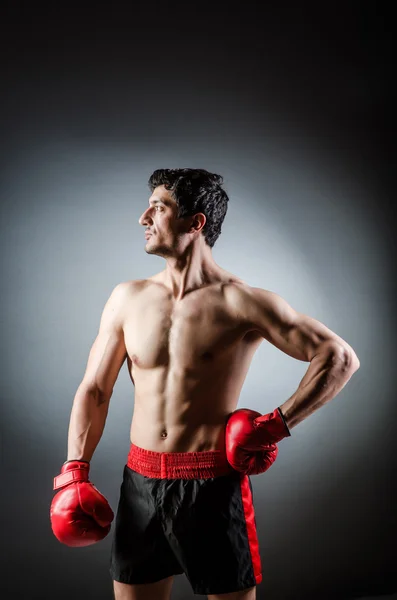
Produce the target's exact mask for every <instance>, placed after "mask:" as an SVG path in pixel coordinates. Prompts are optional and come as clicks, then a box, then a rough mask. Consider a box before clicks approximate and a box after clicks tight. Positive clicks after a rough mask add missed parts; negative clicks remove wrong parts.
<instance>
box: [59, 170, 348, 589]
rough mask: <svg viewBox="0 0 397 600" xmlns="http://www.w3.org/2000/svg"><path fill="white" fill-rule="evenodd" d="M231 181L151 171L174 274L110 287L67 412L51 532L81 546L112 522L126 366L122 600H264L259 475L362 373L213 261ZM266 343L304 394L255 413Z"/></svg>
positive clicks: (153, 212)
mask: <svg viewBox="0 0 397 600" xmlns="http://www.w3.org/2000/svg"><path fill="white" fill-rule="evenodd" d="M221 184H222V178H221V177H220V176H218V175H214V174H212V173H208V172H207V171H205V170H203V169H175V170H166V169H164V170H157V171H155V172H154V173H153V174H152V176H151V178H150V180H149V188H150V190H151V196H150V198H149V205H148V207H147V208H146V210H145V212H144V213H143V214H142V216H141V217H140V219H139V223H140V224H141V225H142V226H143V227H145V236H146V248H145V249H146V252H147V253H148V254H156V255H157V256H162V257H163V258H165V259H166V265H165V269H164V270H163V271H161V272H160V273H158V274H156V275H154V276H153V277H148V278H147V279H143V280H137V281H128V282H123V283H120V284H119V285H117V286H116V287H115V288H114V290H113V291H112V293H111V295H110V298H109V299H108V301H107V303H106V305H105V308H104V310H103V314H102V318H101V323H100V327H99V333H98V336H97V338H96V339H95V341H94V344H93V346H92V349H91V352H90V354H89V358H88V363H87V367H86V372H85V375H84V377H83V380H82V382H81V384H80V386H79V388H78V390H77V393H76V396H75V399H74V402H73V408H72V412H71V418H70V425H69V435H68V453H67V461H66V462H65V463H64V465H63V466H62V469H61V473H60V475H58V476H57V477H56V478H55V480H54V489H57V490H59V491H58V492H57V494H56V496H55V497H54V499H53V501H52V505H51V522H52V528H53V531H54V534H55V535H56V537H57V538H58V539H59V540H60V541H61V542H62V543H65V544H67V545H69V546H85V545H89V544H92V543H95V542H97V541H99V540H100V539H102V538H104V537H105V535H107V533H108V532H109V530H110V527H111V522H112V520H113V516H114V515H113V512H112V510H111V508H110V506H109V504H108V502H107V500H106V499H105V498H104V496H103V495H102V494H100V492H99V491H98V490H97V489H96V488H95V487H94V486H93V484H92V483H90V482H89V479H88V472H89V464H90V461H91V458H92V456H93V453H94V451H95V448H96V446H97V444H98V442H99V440H100V438H101V436H102V433H103V429H104V426H105V421H106V416H107V412H108V408H109V402H110V398H111V396H112V392H113V387H114V385H115V382H116V379H117V376H118V373H119V371H120V368H121V366H122V365H123V363H124V361H125V359H127V364H128V369H129V373H130V376H131V380H132V382H133V384H134V386H135V405H134V413H133V418H132V424H131V435H130V441H131V445H130V449H129V453H128V458H127V464H126V465H125V467H124V475H123V483H122V486H121V491H120V500H119V505H118V510H117V516H116V521H115V528H114V538H113V544H112V554H111V568H110V572H111V575H112V579H113V586H114V594H115V599H116V600H168V599H169V598H170V595H171V587H172V583H173V578H174V575H176V574H180V573H185V574H186V576H187V577H188V580H189V582H190V584H191V586H192V589H193V591H194V593H196V594H203V595H207V596H208V598H209V599H210V600H221V599H224V600H226V599H227V600H237V599H239V600H254V599H255V598H256V585H257V584H258V583H260V581H261V578H262V575H261V562H260V556H259V547H258V538H257V534H256V523H255V516H254V508H253V502H252V487H251V482H250V479H249V476H250V475H253V474H257V473H262V472H264V471H266V469H268V468H269V467H270V465H271V464H272V463H273V462H274V460H275V458H276V456H277V452H278V447H277V443H278V442H280V441H281V440H282V439H283V438H284V437H287V436H289V435H290V430H291V429H292V428H293V427H295V426H296V425H297V424H298V423H300V422H301V421H303V420H304V419H305V418H307V417H308V416H309V415H310V414H311V413H313V412H314V411H315V410H317V409H318V408H320V407H321V406H322V405H324V404H325V403H326V402H328V401H329V400H331V399H332V398H333V397H334V396H335V395H336V394H337V393H338V392H340V390H341V389H342V388H343V387H344V386H345V384H346V383H347V382H348V380H349V379H350V377H351V376H352V374H353V373H354V372H355V371H356V370H357V369H358V368H359V360H358V358H357V356H356V354H355V352H354V351H353V349H352V348H351V347H350V346H349V344H347V343H346V342H345V341H344V340H343V339H342V338H340V337H339V336H338V335H336V334H335V333H333V332H332V331H330V330H329V329H328V328H327V327H326V326H325V325H323V324H322V323H320V322H319V321H317V320H315V319H312V318H310V317H308V316H306V315H304V314H302V313H298V312H296V311H295V310H294V309H293V308H291V306H289V304H288V303H287V302H286V301H285V300H283V299H282V298H281V297H280V296H278V295H277V294H275V293H273V292H270V291H267V290H264V289H261V288H253V287H250V286H249V285H248V284H247V283H245V282H244V281H242V280H241V279H240V278H238V277H236V276H235V275H233V274H231V273H228V272H227V271H225V270H224V269H222V268H221V267H220V266H219V265H217V264H216V262H215V261H214V259H213V257H212V250H211V249H212V247H213V245H214V243H215V241H216V239H217V237H218V236H219V234H220V232H221V225H222V222H223V219H224V217H225V214H226V211H227V202H228V197H227V195H226V192H225V191H224V190H223V188H222V187H221ZM264 339H265V340H267V341H268V342H270V343H272V344H274V345H275V346H276V347H277V348H279V349H280V350H282V351H283V352H285V353H287V354H289V355H290V356H292V357H293V358H295V359H297V360H302V361H306V362H309V363H310V364H309V367H308V370H307V372H306V374H305V376H304V377H303V379H302V381H301V382H300V384H299V387H298V388H297V390H296V392H295V393H294V394H293V395H292V396H291V397H290V398H289V399H287V400H286V401H285V402H284V403H283V404H281V405H280V406H279V407H277V408H276V409H275V410H274V411H273V412H271V413H269V414H267V415H263V416H261V414H260V413H258V412H256V411H252V410H249V409H240V410H236V406H237V403H238V400H239V395H240V391H241V388H242V385H243V383H244V380H245V377H246V375H247V371H248V368H249V366H250V363H251V360H252V357H253V355H254V352H255V350H256V349H257V348H258V346H259V345H260V344H261V342H262V341H263V340H264ZM259 401H260V399H259Z"/></svg>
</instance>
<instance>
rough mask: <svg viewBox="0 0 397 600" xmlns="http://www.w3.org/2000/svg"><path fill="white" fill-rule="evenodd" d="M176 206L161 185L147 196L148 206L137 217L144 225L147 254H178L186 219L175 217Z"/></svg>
mask: <svg viewBox="0 0 397 600" xmlns="http://www.w3.org/2000/svg"><path fill="white" fill-rule="evenodd" d="M177 212H178V207H177V205H176V202H175V200H174V199H173V197H172V195H171V192H170V191H168V190H167V189H166V188H165V187H164V186H163V185H159V186H158V187H156V188H155V190H154V191H153V193H152V195H151V196H150V198H149V206H148V208H147V209H146V210H145V212H144V213H143V215H142V216H141V217H140V219H139V224H140V225H143V226H144V227H145V234H146V232H147V233H148V237H146V238H145V239H146V246H145V251H146V252H147V253H148V254H157V255H158V256H163V257H165V258H166V257H169V256H178V254H179V252H180V251H181V250H182V248H183V246H184V245H185V244H183V237H185V238H186V237H187V236H183V234H184V233H186V231H187V223H186V219H177V218H176V215H177Z"/></svg>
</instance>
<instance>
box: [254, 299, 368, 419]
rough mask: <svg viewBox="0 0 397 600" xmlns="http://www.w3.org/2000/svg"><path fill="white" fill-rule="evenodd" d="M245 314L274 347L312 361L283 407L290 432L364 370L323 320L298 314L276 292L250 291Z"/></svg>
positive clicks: (350, 350)
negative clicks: (358, 372)
mask: <svg viewBox="0 0 397 600" xmlns="http://www.w3.org/2000/svg"><path fill="white" fill-rule="evenodd" d="M245 314H246V317H247V318H248V319H249V321H250V322H251V323H252V325H253V327H254V328H255V329H256V330H257V331H259V332H260V333H261V335H262V336H263V337H264V338H265V339H267V340H268V341H269V342H270V343H271V344H273V345H274V346H276V347H277V348H279V349H280V350H281V351H282V352H285V353H286V354H289V356H292V357H293V358H296V359H298V360H302V361H308V362H310V366H309V368H308V370H307V372H306V374H305V376H304V377H303V379H302V381H301V382H300V384H299V387H298V389H297V390H296V392H295V393H294V394H293V395H292V396H291V397H290V398H289V399H288V400H287V401H286V402H284V404H281V405H280V409H281V412H282V413H283V415H284V418H285V421H286V423H287V426H288V428H289V429H291V428H292V427H295V425H297V424H298V423H300V422H301V421H303V420H304V419H306V418H307V417H308V416H309V415H311V414H312V413H313V412H314V411H315V410H317V409H319V408H320V407H321V406H323V405H324V404H325V403H326V402H328V401H329V400H331V399H332V398H334V397H335V396H336V395H337V394H338V393H339V392H340V391H341V390H342V389H343V387H344V386H345V385H346V383H347V382H348V381H349V379H350V377H351V376H352V375H353V373H354V372H355V371H357V369H358V368H359V367H360V362H359V359H358V358H357V355H356V353H355V352H354V350H353V348H351V346H349V344H348V343H347V342H345V340H343V339H342V338H341V337H339V336H338V335H337V334H336V333H334V332H333V331H331V330H330V329H328V327H326V326H325V325H323V323H320V321H317V320H316V319H313V318H311V317H308V316H306V315H304V314H302V313H298V312H297V311H295V310H294V309H293V308H292V307H291V306H290V305H289V304H288V303H287V302H286V301H285V300H283V298H281V297H280V296H278V295H277V294H275V293H273V292H269V291H267V290H263V289H261V288H250V290H249V299H248V301H247V303H246V308H245Z"/></svg>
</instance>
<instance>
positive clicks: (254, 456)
mask: <svg viewBox="0 0 397 600" xmlns="http://www.w3.org/2000/svg"><path fill="white" fill-rule="evenodd" d="M290 435H291V433H290V431H289V429H288V427H287V424H286V422H285V420H284V416H283V414H282V412H281V410H280V409H279V408H276V409H275V410H274V411H273V412H272V413H269V414H267V415H263V416H262V415H261V413H259V412H256V411H255V410H250V409H249V408H241V409H239V410H235V411H234V413H232V414H231V415H230V417H229V420H228V422H227V424H226V456H227V459H228V461H229V463H230V464H231V466H232V467H233V469H236V471H240V472H241V473H245V474H246V475H258V473H264V472H265V471H267V469H269V468H270V467H271V466H272V464H273V463H274V461H275V460H276V458H277V454H278V448H277V446H276V444H277V442H279V441H280V440H282V439H283V438H285V437H288V436H290Z"/></svg>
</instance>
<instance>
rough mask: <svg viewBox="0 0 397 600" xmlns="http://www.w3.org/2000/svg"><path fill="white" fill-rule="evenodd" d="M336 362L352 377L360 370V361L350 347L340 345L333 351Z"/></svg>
mask: <svg viewBox="0 0 397 600" xmlns="http://www.w3.org/2000/svg"><path fill="white" fill-rule="evenodd" d="M333 358H334V361H335V362H337V363H339V364H340V365H341V366H342V369H343V371H344V372H346V373H350V374H351V375H352V374H353V373H354V372H355V371H357V370H358V369H359V368H360V361H359V358H358V356H357V354H356V353H355V352H354V350H353V349H352V348H350V346H340V345H338V346H337V347H335V348H334V349H333Z"/></svg>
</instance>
